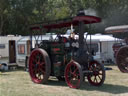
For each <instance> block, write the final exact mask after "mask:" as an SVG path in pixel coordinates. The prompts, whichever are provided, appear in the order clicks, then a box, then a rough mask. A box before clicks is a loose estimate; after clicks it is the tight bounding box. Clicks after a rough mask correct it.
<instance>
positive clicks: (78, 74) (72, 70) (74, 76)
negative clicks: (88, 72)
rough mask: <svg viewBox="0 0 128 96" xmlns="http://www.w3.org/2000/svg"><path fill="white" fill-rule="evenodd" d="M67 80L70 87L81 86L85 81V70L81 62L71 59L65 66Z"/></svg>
mask: <svg viewBox="0 0 128 96" xmlns="http://www.w3.org/2000/svg"><path fill="white" fill-rule="evenodd" d="M65 80H66V83H67V85H68V86H69V87H70V88H79V87H80V85H81V83H82V82H83V72H82V69H81V66H80V64H79V63H77V62H75V61H71V62H70V63H69V64H67V66H66V68H65Z"/></svg>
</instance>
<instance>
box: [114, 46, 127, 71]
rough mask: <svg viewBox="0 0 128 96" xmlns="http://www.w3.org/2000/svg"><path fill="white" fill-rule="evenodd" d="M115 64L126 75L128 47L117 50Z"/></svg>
mask: <svg viewBox="0 0 128 96" xmlns="http://www.w3.org/2000/svg"><path fill="white" fill-rule="evenodd" d="M116 63H117V66H118V68H119V69H120V71H121V72H124V73H128V46H124V47H121V48H120V49H119V51H118V52H117V55H116Z"/></svg>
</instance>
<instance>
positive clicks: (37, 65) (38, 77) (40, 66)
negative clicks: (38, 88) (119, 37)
mask: <svg viewBox="0 0 128 96" xmlns="http://www.w3.org/2000/svg"><path fill="white" fill-rule="evenodd" d="M45 65H46V63H45V60H44V56H43V54H42V53H41V51H40V50H34V51H33V52H32V53H31V56H30V59H29V73H30V76H31V79H32V81H33V82H35V83H42V80H43V78H44V75H45V71H46V69H45Z"/></svg>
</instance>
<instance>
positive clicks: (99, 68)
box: [87, 61, 105, 86]
mask: <svg viewBox="0 0 128 96" xmlns="http://www.w3.org/2000/svg"><path fill="white" fill-rule="evenodd" d="M89 71H91V74H89V75H88V76H87V79H88V82H89V83H90V84H91V85H93V86H100V85H102V84H103V83H104V80H105V69H104V66H103V65H102V64H100V63H99V62H97V61H91V62H90V63H89Z"/></svg>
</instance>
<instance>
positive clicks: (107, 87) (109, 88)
mask: <svg viewBox="0 0 128 96" xmlns="http://www.w3.org/2000/svg"><path fill="white" fill-rule="evenodd" d="M80 90H87V91H94V90H97V91H101V92H107V93H112V94H121V93H128V87H127V86H123V85H113V84H103V85H102V86H100V87H96V86H91V85H90V84H88V83H84V84H83V85H82V86H81V88H80Z"/></svg>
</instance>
